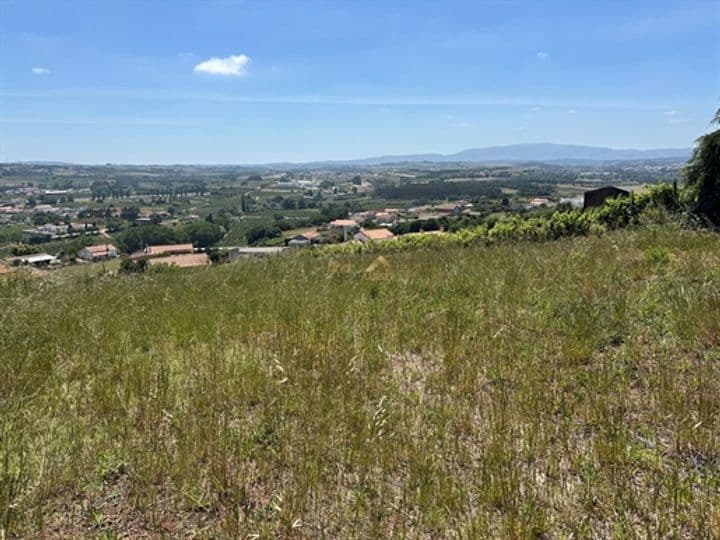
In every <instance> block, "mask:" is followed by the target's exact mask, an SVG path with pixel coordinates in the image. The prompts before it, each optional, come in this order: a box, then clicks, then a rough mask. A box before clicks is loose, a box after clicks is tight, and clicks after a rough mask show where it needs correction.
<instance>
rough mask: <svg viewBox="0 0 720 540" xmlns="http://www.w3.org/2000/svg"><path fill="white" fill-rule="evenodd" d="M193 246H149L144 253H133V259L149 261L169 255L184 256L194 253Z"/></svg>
mask: <svg viewBox="0 0 720 540" xmlns="http://www.w3.org/2000/svg"><path fill="white" fill-rule="evenodd" d="M194 252H195V250H194V248H193V245H192V244H164V245H159V246H148V247H146V248H145V249H143V250H142V251H137V252H135V253H133V254H132V255H131V256H130V258H131V259H148V258H150V257H163V256H167V255H184V254H189V253H194Z"/></svg>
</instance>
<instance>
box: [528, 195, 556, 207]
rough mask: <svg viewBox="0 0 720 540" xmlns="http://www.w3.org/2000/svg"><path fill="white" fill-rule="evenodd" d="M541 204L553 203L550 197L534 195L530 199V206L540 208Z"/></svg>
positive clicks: (550, 204) (551, 204) (549, 204)
mask: <svg viewBox="0 0 720 540" xmlns="http://www.w3.org/2000/svg"><path fill="white" fill-rule="evenodd" d="M542 206H553V203H552V202H551V201H550V199H545V198H543V197H535V198H534V199H532V200H531V201H530V207H531V208H540V207H542Z"/></svg>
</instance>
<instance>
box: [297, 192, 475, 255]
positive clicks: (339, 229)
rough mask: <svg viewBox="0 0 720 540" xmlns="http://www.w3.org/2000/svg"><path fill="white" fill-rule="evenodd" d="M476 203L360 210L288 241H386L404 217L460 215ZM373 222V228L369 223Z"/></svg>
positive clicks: (316, 242)
mask: <svg viewBox="0 0 720 540" xmlns="http://www.w3.org/2000/svg"><path fill="white" fill-rule="evenodd" d="M472 208H473V205H472V203H469V202H467V201H455V202H448V203H443V204H439V205H437V206H430V205H428V206H418V207H414V208H409V209H407V210H400V209H398V208H385V209H383V210H368V211H366V212H357V213H355V214H352V215H351V216H350V217H348V218H346V219H336V220H334V221H331V222H330V223H328V224H327V226H325V227H323V228H320V229H316V230H312V231H308V232H304V233H301V234H297V235H295V236H292V237H290V238H288V239H287V240H286V244H287V245H288V246H289V247H302V246H310V245H313V244H325V243H329V242H331V241H332V239H333V238H337V237H338V236H340V237H341V238H342V240H343V241H350V240H355V241H357V242H360V243H362V244H367V243H370V242H382V241H384V240H390V239H392V238H394V237H395V235H394V234H393V232H392V231H391V230H390V229H389V227H392V226H393V225H394V224H396V223H398V222H399V221H402V220H404V219H423V220H425V219H432V218H440V217H443V216H459V215H462V214H466V213H472ZM366 224H372V226H371V227H368V226H365V225H366Z"/></svg>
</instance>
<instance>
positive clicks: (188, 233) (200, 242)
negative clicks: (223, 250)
mask: <svg viewBox="0 0 720 540" xmlns="http://www.w3.org/2000/svg"><path fill="white" fill-rule="evenodd" d="M181 235H182V236H184V237H187V238H188V240H190V242H192V243H193V245H194V246H195V247H209V246H212V245H213V244H215V243H216V242H217V241H219V240H220V239H221V238H222V237H223V229H222V227H220V226H219V225H216V224H215V223H210V222H207V221H194V222H193V223H188V224H187V225H185V226H183V227H182V229H181Z"/></svg>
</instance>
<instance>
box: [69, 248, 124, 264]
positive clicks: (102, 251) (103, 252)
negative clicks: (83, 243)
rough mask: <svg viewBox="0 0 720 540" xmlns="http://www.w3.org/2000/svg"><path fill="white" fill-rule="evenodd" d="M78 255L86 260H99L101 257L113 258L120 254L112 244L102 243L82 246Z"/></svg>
mask: <svg viewBox="0 0 720 540" xmlns="http://www.w3.org/2000/svg"><path fill="white" fill-rule="evenodd" d="M77 256H78V257H79V258H80V259H84V260H86V261H99V260H100V259H113V258H115V257H117V256H118V252H117V248H116V247H115V246H113V245H112V244H100V245H98V246H87V247H84V248H82V249H81V250H80V251H78V254H77Z"/></svg>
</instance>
